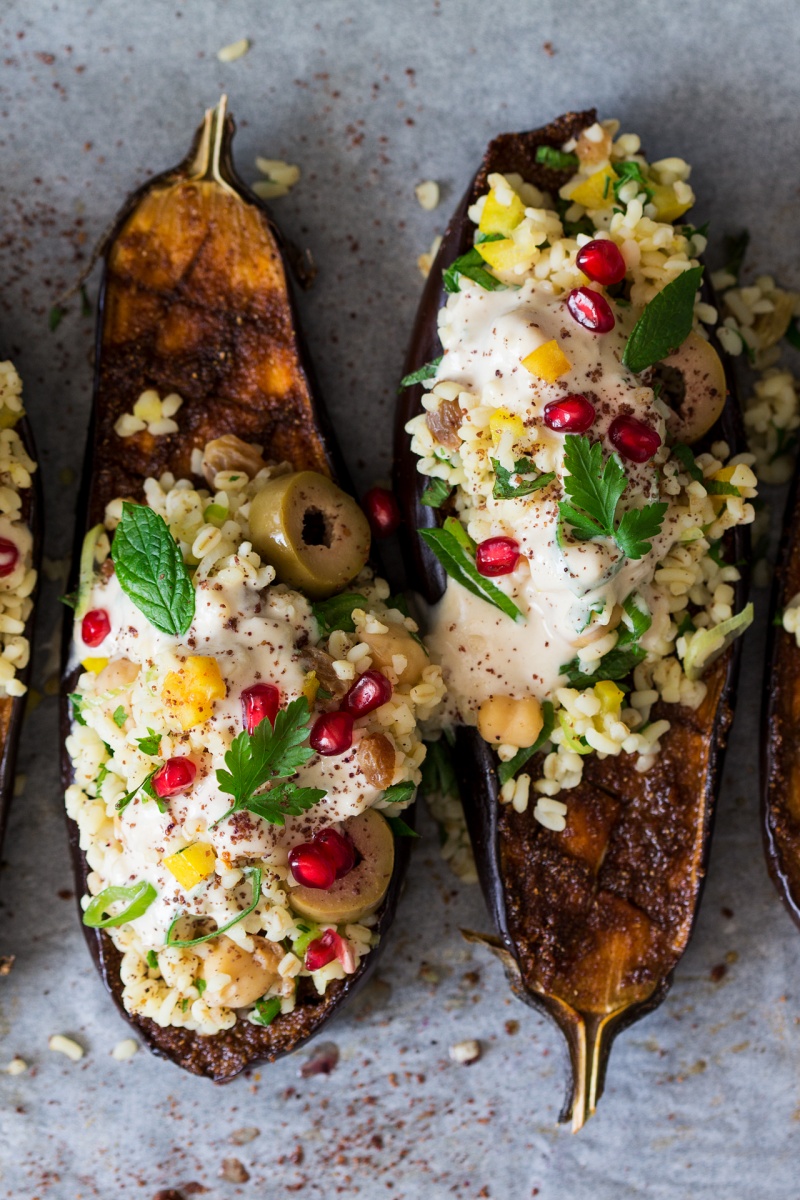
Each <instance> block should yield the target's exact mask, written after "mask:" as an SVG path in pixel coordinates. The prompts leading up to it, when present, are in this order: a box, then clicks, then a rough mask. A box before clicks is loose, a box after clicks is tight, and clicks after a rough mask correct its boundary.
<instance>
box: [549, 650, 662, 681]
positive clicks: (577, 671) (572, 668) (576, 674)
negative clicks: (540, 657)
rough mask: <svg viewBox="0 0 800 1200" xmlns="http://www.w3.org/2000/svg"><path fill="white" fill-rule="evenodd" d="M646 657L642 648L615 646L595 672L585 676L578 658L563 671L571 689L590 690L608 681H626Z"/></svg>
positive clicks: (563, 668)
mask: <svg viewBox="0 0 800 1200" xmlns="http://www.w3.org/2000/svg"><path fill="white" fill-rule="evenodd" d="M645 657H646V651H644V650H643V649H642V647H641V646H623V647H622V649H620V648H619V647H618V646H615V647H614V649H613V650H609V652H608V654H604V655H603V657H602V658H601V659H600V661H599V663H597V664H596V667H595V670H594V671H592V672H590V673H588V674H584V671H583V668H582V667H581V664H580V660H579V659H578V658H573V659H572V661H571V662H568V663H566V664H565V665H564V666H563V667H562V668H561V671H562V674H564V675H566V677H567V680H568V681H569V686H570V687H574V688H589V687H594V685H595V684H596V683H602V682H604V681H605V680H607V679H610V680H613V681H616V680H618V679H624V678H625V676H626V675H630V673H631V671H632V670H633V668H634V667H636V666H638V664H639V663H640V662H641V661H642V659H644V658H645Z"/></svg>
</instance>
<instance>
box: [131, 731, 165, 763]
mask: <svg viewBox="0 0 800 1200" xmlns="http://www.w3.org/2000/svg"><path fill="white" fill-rule="evenodd" d="M147 734H148V736H147V737H143V738H137V739H136V745H137V746H138V747H139V749H140V750H141V752H142V754H149V756H150V758H156V757H157V756H158V752H159V749H160V748H161V734H160V733H156V731H155V729H151V728H150V726H149V725H148V726H147Z"/></svg>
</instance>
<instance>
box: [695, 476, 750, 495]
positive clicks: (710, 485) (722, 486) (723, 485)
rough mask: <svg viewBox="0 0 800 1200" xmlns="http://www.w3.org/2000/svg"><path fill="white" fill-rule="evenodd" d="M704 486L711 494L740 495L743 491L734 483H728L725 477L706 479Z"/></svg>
mask: <svg viewBox="0 0 800 1200" xmlns="http://www.w3.org/2000/svg"><path fill="white" fill-rule="evenodd" d="M703 487H704V488H705V489H706V491H707V492H708V494H709V496H739V495H741V492H740V491H739V489H738V488H737V487H734V485H733V484H732V483H727V482H726V481H725V480H724V479H704V480H703Z"/></svg>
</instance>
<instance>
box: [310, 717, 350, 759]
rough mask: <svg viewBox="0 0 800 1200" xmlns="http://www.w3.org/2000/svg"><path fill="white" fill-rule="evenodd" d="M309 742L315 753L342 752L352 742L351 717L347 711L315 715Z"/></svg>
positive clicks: (347, 748)
mask: <svg viewBox="0 0 800 1200" xmlns="http://www.w3.org/2000/svg"><path fill="white" fill-rule="evenodd" d="M308 740H309V742H310V743H311V745H312V746H313V747H314V749H315V750H316V752H317V754H344V752H345V750H349V749H350V747H351V746H352V744H353V717H352V715H351V714H350V713H348V712H333V713H327V714H326V715H325V716H323V717H317V719H316V721H315V722H314V724H313V726H312V728H311V736H310V737H309V739H308Z"/></svg>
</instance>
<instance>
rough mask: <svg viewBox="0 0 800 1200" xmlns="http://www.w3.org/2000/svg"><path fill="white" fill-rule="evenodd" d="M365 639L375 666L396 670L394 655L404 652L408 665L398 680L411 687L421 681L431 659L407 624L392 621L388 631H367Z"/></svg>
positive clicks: (379, 668) (385, 669)
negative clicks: (407, 627)
mask: <svg viewBox="0 0 800 1200" xmlns="http://www.w3.org/2000/svg"><path fill="white" fill-rule="evenodd" d="M363 639H364V641H365V642H366V643H367V645H368V646H369V650H370V658H371V659H372V665H373V667H377V668H378V670H380V671H384V672H387V673H388V672H394V656H395V655H396V654H402V656H403V658H404V659H405V660H406V665H405V666H404V667H403V670H402V671H401V672H400V674H399V675H398V676H397V682H398V683H403V684H407V685H409V686H411V687H413V685H414V684H415V683H419V681H420V678H421V676H422V672H423V671H424V670H425V668H426V667H427V666H428V665H429V662H430V660H429V658H428V655H427V654H426V652H425V649H424V647H423V646H421V645H420V644H419V642H418V641H416V639H415V638H413V637H412V636H411V634H410V633H409V632H408V630H407V629H406V627H405V625H398V624H396V623H394V622H392V623H389V625H388V633H365V634H363Z"/></svg>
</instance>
